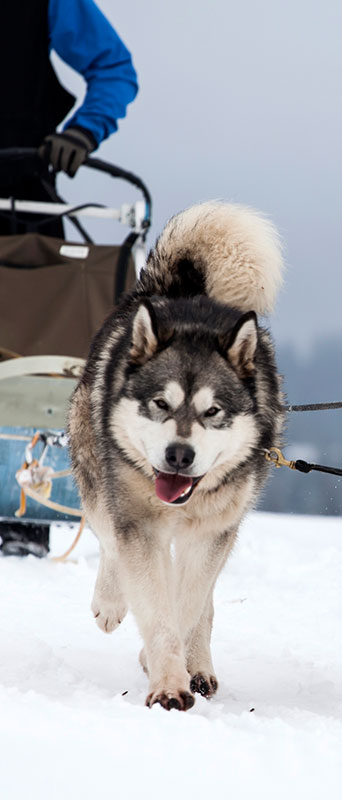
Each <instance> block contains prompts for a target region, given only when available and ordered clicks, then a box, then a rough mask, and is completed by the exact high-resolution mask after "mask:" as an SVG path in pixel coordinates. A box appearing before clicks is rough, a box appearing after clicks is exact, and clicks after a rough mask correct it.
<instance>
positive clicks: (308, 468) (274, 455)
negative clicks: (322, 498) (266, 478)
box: [264, 447, 342, 476]
mask: <svg viewBox="0 0 342 800" xmlns="http://www.w3.org/2000/svg"><path fill="white" fill-rule="evenodd" d="M264 455H265V458H266V461H270V462H271V463H272V464H274V466H275V467H289V469H295V470H297V471H298V472H304V473H305V474H306V475H307V474H308V473H309V472H312V470H316V471H317V472H327V473H329V475H340V476H342V469H338V468H337V467H324V466H323V465H322V464H309V463H308V461H303V459H301V458H299V459H297V461H289V460H288V459H287V458H285V456H284V455H283V453H282V452H281V450H279V447H270V449H269V450H264Z"/></svg>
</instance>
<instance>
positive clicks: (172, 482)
mask: <svg viewBox="0 0 342 800" xmlns="http://www.w3.org/2000/svg"><path fill="white" fill-rule="evenodd" d="M189 486H192V478H187V477H186V475H177V474H173V475H170V474H169V473H168V472H159V474H158V475H157V477H156V493H157V496H158V497H159V498H160V500H164V501H165V502H166V503H172V502H173V500H177V497H180V495H181V494H183V492H185V490H186V489H189Z"/></svg>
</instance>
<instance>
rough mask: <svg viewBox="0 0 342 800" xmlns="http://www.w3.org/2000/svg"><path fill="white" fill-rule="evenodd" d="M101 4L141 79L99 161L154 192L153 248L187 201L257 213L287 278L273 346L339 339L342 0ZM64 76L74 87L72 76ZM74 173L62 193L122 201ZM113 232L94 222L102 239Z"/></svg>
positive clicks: (105, 185)
mask: <svg viewBox="0 0 342 800" xmlns="http://www.w3.org/2000/svg"><path fill="white" fill-rule="evenodd" d="M98 5H99V6H100V7H101V8H102V10H103V11H104V12H105V13H106V15H107V17H108V18H109V19H110V21H111V22H112V24H113V25H114V27H116V29H117V31H118V33H119V34H120V35H121V37H122V38H123V40H124V41H125V43H126V44H127V46H128V47H129V49H130V50H131V52H132V54H133V60H134V63H135V67H136V69H137V72H138V76H139V83H140V92H139V95H138V97H137V99H136V100H135V102H134V103H133V104H132V105H131V106H130V107H129V109H128V115H127V118H126V119H125V120H124V121H122V122H121V123H120V130H119V132H118V133H116V134H114V135H113V136H112V137H111V138H110V139H109V140H108V141H107V142H106V143H104V144H103V145H102V146H101V148H100V150H99V151H98V155H99V156H100V157H102V158H105V159H108V160H111V161H113V162H114V163H117V164H119V165H121V166H123V167H126V168H128V169H131V170H132V171H135V172H137V173H138V174H140V175H141V177H142V178H143V179H144V180H145V182H146V183H147V184H148V186H149V187H150V189H151V192H152V195H153V200H154V217H153V223H154V224H153V230H152V235H151V237H150V239H149V244H152V242H153V240H154V238H155V236H156V235H157V234H158V232H159V231H160V229H161V227H162V226H163V224H164V222H165V221H166V219H167V218H168V217H169V216H170V215H172V214H174V213H176V212H177V211H179V210H181V209H182V208H184V207H186V206H187V205H189V204H191V203H197V202H199V201H202V200H207V199H212V198H222V199H226V200H230V201H237V202H240V203H246V204H248V205H251V206H253V207H255V208H257V209H260V210H261V211H263V212H265V213H266V214H268V215H269V216H270V217H271V218H272V219H273V221H274V222H275V224H276V225H277V226H278V228H279V230H280V232H281V234H282V236H283V239H284V242H285V245H286V253H285V255H286V261H287V265H288V267H287V279H286V284H285V288H284V290H283V292H282V295H281V298H280V300H279V302H278V306H277V311H276V314H275V315H274V316H273V319H272V320H271V328H272V330H273V333H274V335H275V338H276V340H277V342H279V343H284V342H286V341H291V342H296V343H298V342H299V345H300V347H301V348H304V349H305V348H307V347H312V346H313V343H314V341H315V339H317V338H320V337H322V336H326V335H330V334H332V335H336V334H342V314H341V287H342V263H341V211H342V201H341V186H342V169H341V142H342V125H341V118H342V112H341V95H342V91H341V76H342V69H341V67H342V48H341V30H342V4H341V2H340V0H336V1H335V0H324V1H323V0H321V2H315V0H286V2H284V0H260V2H257V0H239V2H238V3H236V2H234V3H233V2H229V0H211V2H210V1H209V0H207V1H206V2H204V0H145V2H141V0H129V2H127V0H126V2H121V3H119V2H118V3H116V2H114V0H98ZM60 74H61V76H62V78H63V80H64V82H65V83H66V84H67V85H68V87H69V88H72V89H74V90H76V91H77V92H78V93H79V94H80V95H82V92H83V86H82V82H81V80H80V79H79V78H76V76H75V75H74V74H73V73H72V72H71V70H69V69H66V68H65V67H62V69H61V72H60ZM81 172H82V171H80V177H79V178H78V179H76V180H75V181H74V182H72V181H69V180H68V179H67V178H63V179H62V181H61V182H60V188H61V191H62V188H63V192H64V194H66V195H67V196H68V199H69V198H70V200H71V201H73V200H74V199H75V200H80V199H82V200H85V199H88V198H89V199H94V200H97V201H98V202H106V203H108V204H112V205H116V204H117V203H120V202H121V201H125V200H126V199H130V198H131V197H132V192H131V190H128V191H124V189H123V187H122V184H120V192H121V193H122V194H120V192H118V189H117V187H114V186H113V182H110V181H109V180H106V179H105V178H103V177H101V179H100V181H95V182H94V176H93V173H91V178H90V174H89V173H88V172H87V171H86V170H85V169H84V170H83V175H81ZM85 173H87V174H85ZM114 189H115V191H114ZM95 194H96V197H95ZM107 224H108V223H107ZM102 225H103V223H102ZM101 231H102V228H101ZM111 235H112V234H111V231H108V230H106V231H104V230H103V240H106V241H109V240H110V239H111ZM117 240H118V236H117V233H116V231H115V241H117Z"/></svg>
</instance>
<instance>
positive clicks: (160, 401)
mask: <svg viewBox="0 0 342 800" xmlns="http://www.w3.org/2000/svg"><path fill="white" fill-rule="evenodd" d="M154 402H155V404H156V406H157V408H161V410H162V411H168V410H169V406H168V404H167V403H166V402H165V400H163V399H162V398H161V397H158V398H157V400H154Z"/></svg>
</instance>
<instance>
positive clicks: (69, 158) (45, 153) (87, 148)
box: [38, 128, 97, 178]
mask: <svg viewBox="0 0 342 800" xmlns="http://www.w3.org/2000/svg"><path fill="white" fill-rule="evenodd" d="M96 147H97V142H96V141H95V139H94V137H93V136H92V134H91V133H90V132H89V131H86V130H85V129H84V128H82V129H81V128H67V130H66V131H63V132H62V133H51V134H50V135H49V136H46V137H45V139H44V141H43V144H41V146H40V148H39V150H38V153H39V155H40V157H41V158H42V159H43V161H45V163H47V164H51V165H52V167H53V169H54V170H55V172H59V171H60V170H63V172H66V173H67V175H69V177H70V178H73V177H74V175H76V172H77V170H78V168H79V167H80V166H81V164H83V162H84V160H85V158H87V156H88V155H89V153H92V151H93V150H95V149H96Z"/></svg>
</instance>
